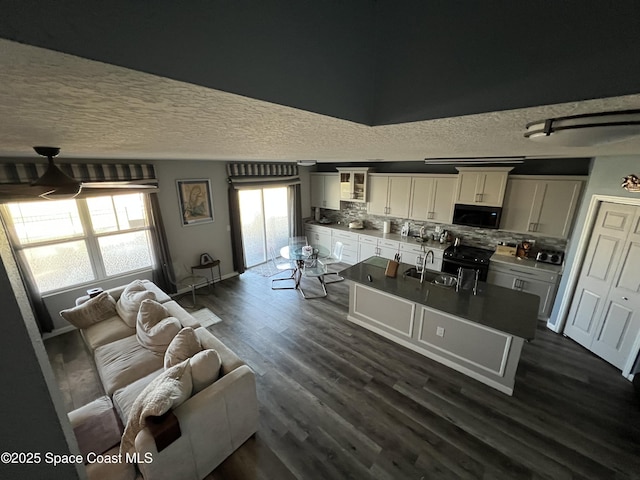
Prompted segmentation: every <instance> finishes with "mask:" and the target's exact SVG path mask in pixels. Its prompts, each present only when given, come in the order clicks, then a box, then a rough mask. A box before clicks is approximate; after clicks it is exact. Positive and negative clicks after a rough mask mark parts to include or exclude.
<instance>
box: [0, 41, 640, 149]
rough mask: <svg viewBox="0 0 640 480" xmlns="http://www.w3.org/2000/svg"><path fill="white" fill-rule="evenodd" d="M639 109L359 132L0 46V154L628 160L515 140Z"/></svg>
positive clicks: (507, 115)
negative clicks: (538, 129)
mask: <svg viewBox="0 0 640 480" xmlns="http://www.w3.org/2000/svg"><path fill="white" fill-rule="evenodd" d="M628 108H640V95H630V96H624V97H616V98H607V99H596V100H589V101H583V102H574V103H567V104H560V105H550V106H541V107H534V108H526V109H518V110H508V111H501V112H492V113H486V114H477V115H468V116H462V117H453V118H445V119H438V120H430V121H422V122H414V123H405V124H398V125H388V126H375V127H369V126H365V125H362V124H357V123H352V122H349V121H346V120H340V119H336V118H333V117H328V116H324V115H319V114H315V113H310V112H307V111H303V110H298V109H295V108H290V107H285V106H281V105H276V104H272V103H268V102H264V101H260V100H255V99H250V98H247V97H242V96H239V95H234V94H230V93H225V92H221V91H217V90H213V89H209V88H205V87H201V86H196V85H192V84H188V83H183V82H179V81H175V80H170V79H166V78H162V77H158V76H154V75H150V74H146V73H141V72H137V71H133V70H129V69H126V68H122V67H116V66H112V65H107V64H104V63H100V62H96V61H91V60H86V59H82V58H78V57H74V56H71V55H67V54H63V53H58V52H53V51H50V50H46V49H42V48H38V47H32V46H27V45H22V44H18V43H15V42H11V41H7V40H0V156H2V157H14V156H15V157H25V156H27V157H33V156H34V154H33V151H32V149H31V146H32V145H53V146H59V147H61V148H62V155H61V156H63V157H65V158H73V157H76V158H114V159H120V158H126V159H203V160H266V161H269V160H298V159H317V160H319V161H325V162H339V161H371V160H384V161H400V160H421V159H423V158H425V157H457V156H502V155H526V156H561V157H580V156H586V157H590V156H603V155H619V154H637V153H638V152H640V137H638V138H636V139H633V140H630V141H626V142H620V143H614V144H608V145H602V146H598V147H591V148H569V147H558V146H550V145H541V144H538V143H535V142H532V141H529V140H526V139H525V138H524V137H523V133H524V128H525V124H526V123H527V122H530V121H533V120H539V119H542V118H547V117H553V116H559V115H571V114H579V113H591V112H598V111H607V110H620V109H628Z"/></svg>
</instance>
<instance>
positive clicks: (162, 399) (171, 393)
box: [120, 360, 193, 456]
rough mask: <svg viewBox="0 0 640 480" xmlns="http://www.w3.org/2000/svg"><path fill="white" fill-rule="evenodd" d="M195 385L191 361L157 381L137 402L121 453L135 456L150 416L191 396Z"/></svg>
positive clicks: (135, 402) (128, 421) (141, 393)
mask: <svg viewBox="0 0 640 480" xmlns="http://www.w3.org/2000/svg"><path fill="white" fill-rule="evenodd" d="M192 389H193V384H192V380H191V365H190V364H189V361H188V360H185V361H184V362H182V363H179V364H177V365H174V366H173V367H171V368H169V369H167V370H165V371H164V372H162V373H161V374H160V375H158V376H157V377H156V378H154V379H153V380H152V381H151V382H150V383H149V384H148V385H147V386H146V387H144V389H143V390H142V392H140V395H138V397H137V398H136V400H135V401H134V402H133V405H132V407H131V411H130V412H129V417H128V419H127V425H126V426H125V429H124V434H123V435H122V442H121V443H120V453H121V454H122V455H123V456H124V455H125V454H126V453H133V449H134V442H135V438H136V435H138V433H139V432H140V430H142V429H143V428H144V426H145V424H146V419H147V417H150V416H160V415H163V414H164V413H166V412H168V411H169V409H171V408H175V407H177V406H178V405H180V404H182V403H183V402H184V401H185V400H187V399H188V398H189V397H190V396H191V392H192Z"/></svg>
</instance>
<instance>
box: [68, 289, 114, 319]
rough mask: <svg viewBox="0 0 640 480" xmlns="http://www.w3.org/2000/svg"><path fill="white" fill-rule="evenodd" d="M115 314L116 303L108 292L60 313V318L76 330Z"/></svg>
mask: <svg viewBox="0 0 640 480" xmlns="http://www.w3.org/2000/svg"><path fill="white" fill-rule="evenodd" d="M116 314H117V312H116V301H115V299H114V298H113V297H112V296H111V295H109V293H108V292H102V293H101V294H99V295H96V296H95V297H93V298H90V299H89V300H87V301H86V302H84V303H82V304H80V305H77V306H75V307H73V308H67V309H66V310H62V311H61V312H60V315H61V316H62V318H64V319H65V320H66V321H67V322H69V323H70V324H72V325H73V326H75V327H77V328H87V327H90V326H91V325H93V324H94V323H98V322H101V321H103V320H106V319H107V318H111V317H113V316H115V315H116Z"/></svg>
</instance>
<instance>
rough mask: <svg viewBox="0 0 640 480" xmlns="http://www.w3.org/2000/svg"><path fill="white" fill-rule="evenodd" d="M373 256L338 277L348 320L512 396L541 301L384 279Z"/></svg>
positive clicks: (501, 291) (482, 287) (489, 288)
mask: <svg viewBox="0 0 640 480" xmlns="http://www.w3.org/2000/svg"><path fill="white" fill-rule="evenodd" d="M386 265H387V260H385V259H382V258H380V257H371V258H369V259H367V260H365V261H364V262H360V263H358V264H356V265H353V266H352V267H349V268H347V269H345V270H343V271H342V272H340V274H341V275H342V276H343V277H344V278H345V279H346V280H348V281H349V314H348V316H347V319H348V320H349V321H351V322H353V323H355V324H357V325H360V326H361V327H364V328H366V329H368V330H371V331H372V332H374V333H376V334H378V335H381V336H383V337H385V338H388V339H389V340H391V341H393V342H395V343H397V344H399V345H402V346H404V347H407V348H409V349H411V350H413V351H415V352H418V353H420V354H421V355H424V356H425V357H428V358H430V359H432V360H434V361H436V362H439V363H441V364H443V365H446V366H448V367H450V368H452V369H454V370H457V371H458V372H461V373H463V374H465V375H467V376H469V377H471V378H474V379H476V380H478V381H480V382H482V383H484V384H486V385H489V386H490V387H492V388H495V389H497V390H499V391H501V392H503V393H506V394H507V395H512V394H513V389H514V386H515V377H516V371H517V368H518V363H519V361H520V354H521V353H522V347H523V345H524V342H525V341H526V340H531V339H533V338H534V336H535V332H536V326H537V323H538V320H537V316H538V304H539V301H540V299H539V297H538V296H536V295H531V294H528V293H523V292H519V291H516V290H511V289H508V288H503V287H498V286H496V285H489V284H486V283H484V282H480V283H479V284H478V290H479V291H478V294H477V295H473V292H472V291H461V292H456V290H455V287H444V286H441V285H435V284H432V283H430V280H431V279H432V278H436V277H437V276H438V275H441V274H440V273H439V272H430V273H429V274H428V275H429V277H428V280H425V282H424V283H422V284H421V283H420V280H418V279H416V278H413V277H410V276H404V275H403V273H404V272H405V271H406V270H407V269H409V268H410V267H411V265H407V264H402V263H401V264H400V266H399V269H398V276H397V277H396V278H389V277H387V276H385V267H386Z"/></svg>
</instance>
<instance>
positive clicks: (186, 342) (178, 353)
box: [164, 327, 202, 368]
mask: <svg viewBox="0 0 640 480" xmlns="http://www.w3.org/2000/svg"><path fill="white" fill-rule="evenodd" d="M201 350H202V346H201V345H200V340H198V337H197V335H196V333H195V331H194V330H193V328H191V327H185V328H183V329H182V330H180V331H179V332H178V334H177V335H176V336H175V337H174V338H173V340H171V343H170V344H169V347H167V351H166V352H165V354H164V368H170V367H173V366H174V365H177V364H178V363H180V362H183V361H184V360H186V359H188V358H191V357H193V356H194V355H195V354H196V353H198V352H199V351H201Z"/></svg>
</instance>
